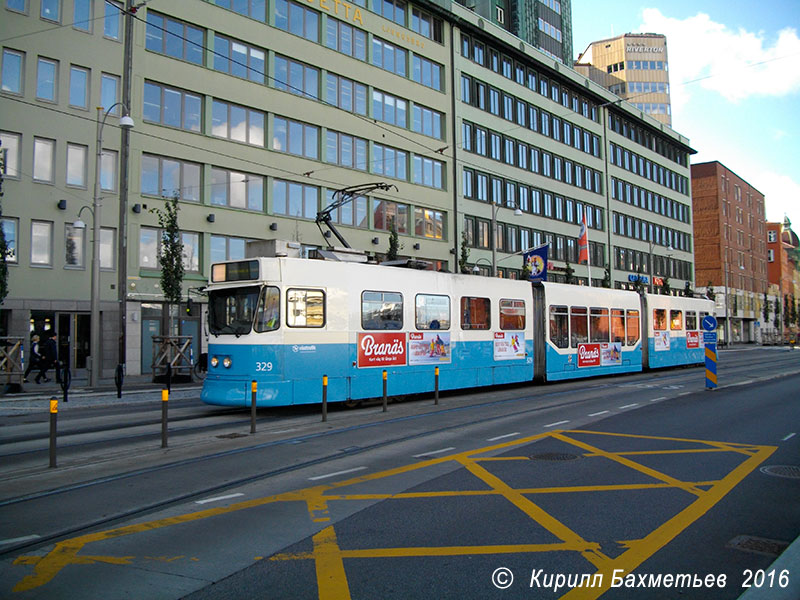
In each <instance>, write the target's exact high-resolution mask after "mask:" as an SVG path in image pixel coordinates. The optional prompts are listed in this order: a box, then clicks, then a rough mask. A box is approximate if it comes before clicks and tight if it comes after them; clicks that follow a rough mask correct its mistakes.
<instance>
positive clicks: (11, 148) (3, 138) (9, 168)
mask: <svg viewBox="0 0 800 600" xmlns="http://www.w3.org/2000/svg"><path fill="white" fill-rule="evenodd" d="M20 139H21V136H20V134H18V133H11V132H8V131H0V152H5V162H4V163H3V168H4V173H3V174H4V176H5V177H7V178H9V179H19V153H20Z"/></svg>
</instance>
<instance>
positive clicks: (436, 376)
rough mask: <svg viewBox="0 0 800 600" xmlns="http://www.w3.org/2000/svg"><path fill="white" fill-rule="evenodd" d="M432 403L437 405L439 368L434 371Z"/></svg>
mask: <svg viewBox="0 0 800 600" xmlns="http://www.w3.org/2000/svg"><path fill="white" fill-rule="evenodd" d="M433 403H434V404H439V367H436V369H435V371H434V382H433Z"/></svg>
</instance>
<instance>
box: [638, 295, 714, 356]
mask: <svg viewBox="0 0 800 600" xmlns="http://www.w3.org/2000/svg"><path fill="white" fill-rule="evenodd" d="M642 312H643V313H644V325H643V328H642V330H643V331H646V332H647V344H646V345H645V347H644V350H643V351H644V360H645V365H646V366H647V367H649V368H651V369H659V368H663V367H676V366H680V365H691V364H698V363H702V362H704V360H705V345H704V344H703V332H702V322H703V317H705V316H706V315H708V314H713V312H714V303H713V302H712V301H711V300H707V299H705V298H686V297H683V296H659V295H653V294H645V295H644V297H643V309H642Z"/></svg>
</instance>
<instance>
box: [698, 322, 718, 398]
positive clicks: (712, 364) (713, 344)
mask: <svg viewBox="0 0 800 600" xmlns="http://www.w3.org/2000/svg"><path fill="white" fill-rule="evenodd" d="M701 325H702V326H703V330H704V331H703V345H704V346H705V348H706V389H707V390H709V391H711V390H715V389H717V319H716V318H715V317H714V315H706V316H705V317H703V320H702V322H701Z"/></svg>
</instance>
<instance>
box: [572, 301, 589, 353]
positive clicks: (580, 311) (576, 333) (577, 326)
mask: <svg viewBox="0 0 800 600" xmlns="http://www.w3.org/2000/svg"><path fill="white" fill-rule="evenodd" d="M586 316H587V312H586V307H585V306H571V307H570V309H569V328H570V331H571V332H572V344H571V345H572V347H573V348H577V347H578V344H585V343H586V342H588V341H589V328H588V326H587V323H586Z"/></svg>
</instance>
